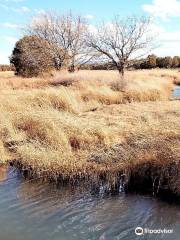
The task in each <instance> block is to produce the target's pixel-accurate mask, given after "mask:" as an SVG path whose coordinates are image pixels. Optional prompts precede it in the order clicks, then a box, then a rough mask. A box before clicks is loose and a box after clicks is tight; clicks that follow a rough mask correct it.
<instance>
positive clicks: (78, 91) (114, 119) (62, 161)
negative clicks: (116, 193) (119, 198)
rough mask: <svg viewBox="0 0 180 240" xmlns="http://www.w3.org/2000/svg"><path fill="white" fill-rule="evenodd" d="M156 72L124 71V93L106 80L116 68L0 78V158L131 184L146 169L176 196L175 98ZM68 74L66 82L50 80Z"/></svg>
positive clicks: (66, 176) (51, 174)
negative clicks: (59, 82)
mask: <svg viewBox="0 0 180 240" xmlns="http://www.w3.org/2000/svg"><path fill="white" fill-rule="evenodd" d="M140 74H141V77H140ZM162 74H165V73H162V72H160V71H137V72H128V73H127V78H128V82H129V84H128V86H127V90H126V91H125V92H121V91H119V90H118V89H114V88H113V87H112V86H114V83H115V82H116V81H117V75H116V73H115V72H111V71H110V72H105V71H102V72H100V71H98V72H96V71H95V72H92V73H91V75H90V72H89V71H82V72H78V73H74V74H72V75H69V74H67V73H64V75H63V76H62V75H61V76H59V75H57V76H55V78H53V79H45V80H43V79H32V80H29V81H28V80H27V85H26V86H25V85H24V84H25V83H24V82H25V81H26V79H24V82H23V84H22V86H20V85H19V82H18V79H19V78H17V77H13V76H11V77H9V76H8V77H7V78H6V77H3V79H1V81H0V89H1V95H0V153H1V161H3V162H4V161H10V162H15V163H16V164H18V166H19V167H20V168H21V169H22V170H23V171H26V172H27V171H28V173H29V175H31V176H33V177H44V178H47V177H48V178H50V179H53V180H54V181H59V180H60V179H61V180H62V179H63V180H68V181H71V182H76V180H77V179H83V180H84V179H85V178H86V179H87V180H91V181H93V182H98V183H99V182H100V181H102V180H103V181H104V180H105V181H107V182H108V183H109V184H110V185H111V186H114V188H118V186H119V184H120V180H121V176H126V178H125V183H126V186H129V184H130V183H131V186H132V185H133V184H132V182H134V183H135V182H137V181H138V180H137V179H138V178H137V176H138V174H140V175H141V179H142V184H140V185H141V186H142V185H143V179H145V178H146V176H149V178H148V180H147V181H148V184H149V182H150V184H149V185H148V187H150V185H151V190H152V189H153V191H154V192H156V193H158V192H159V191H160V190H161V189H165V188H166V189H168V190H169V191H172V192H173V193H176V194H178V195H180V188H179V185H178V181H179V180H178V179H179V170H178V169H179V161H180V152H179V150H180V127H179V119H180V102H179V101H168V96H169V94H170V91H171V89H172V81H173V79H172V77H169V79H167V77H162V76H161V75H162ZM166 74H167V73H166ZM172 74H173V72H172ZM174 74H176V72H175V73H174ZM69 76H71V79H73V80H72V84H70V85H68V86H64V85H58V86H56V87H52V86H50V84H52V82H55V81H56V82H57V81H60V80H61V79H63V81H65V79H68V77H69ZM20 81H23V79H20ZM43 81H44V82H43ZM10 82H11V84H12V85H13V87H12V85H11V84H10ZM39 84H40V85H39ZM43 84H44V85H43ZM40 86H42V87H40ZM157 100H161V101H157ZM142 102H143V103H142ZM137 169H139V170H138V171H137ZM153 169H154V170H153ZM147 171H149V173H148V174H149V175H148V174H147ZM133 176H134V177H133ZM139 179H140V178H139Z"/></svg>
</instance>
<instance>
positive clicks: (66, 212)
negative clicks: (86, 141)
mask: <svg viewBox="0 0 180 240" xmlns="http://www.w3.org/2000/svg"><path fill="white" fill-rule="evenodd" d="M137 226H140V227H147V228H152V229H157V228H162V229H164V228H167V229H173V231H174V233H173V234H166V235H162V234H161V235H152V234H148V235H144V236H136V235H135V233H134V229H135V228H136V227H137ZM71 239H73V240H81V239H82V240H96V239H99V240H111V239H112V240H117V239H125V240H126V239H127V240H130V239H152V240H154V239H168V240H171V239H172V240H179V239H180V206H179V205H177V204H168V203H166V202H162V201H160V200H157V199H153V198H151V197H148V196H142V195H141V196H139V195H125V194H124V193H119V195H117V196H113V197H112V196H106V197H105V196H103V195H99V196H93V195H91V194H90V193H88V192H86V191H85V190H83V189H82V188H80V187H79V188H78V187H77V188H76V189H73V188H71V187H59V188H58V189H57V187H55V186H53V185H49V184H44V183H40V182H31V181H30V182H28V181H25V180H23V179H22V178H21V177H20V175H19V174H18V172H17V171H16V170H15V169H13V168H10V169H8V170H7V171H6V170H5V169H3V168H0V240H71Z"/></svg>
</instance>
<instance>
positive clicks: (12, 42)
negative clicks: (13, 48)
mask: <svg viewBox="0 0 180 240" xmlns="http://www.w3.org/2000/svg"><path fill="white" fill-rule="evenodd" d="M4 39H5V40H6V41H7V42H8V43H10V44H11V45H14V44H15V43H16V42H17V40H18V39H17V38H15V37H10V36H6V37H4Z"/></svg>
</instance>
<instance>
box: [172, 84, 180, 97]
mask: <svg viewBox="0 0 180 240" xmlns="http://www.w3.org/2000/svg"><path fill="white" fill-rule="evenodd" d="M173 97H180V86H176V87H175V89H174V91H173Z"/></svg>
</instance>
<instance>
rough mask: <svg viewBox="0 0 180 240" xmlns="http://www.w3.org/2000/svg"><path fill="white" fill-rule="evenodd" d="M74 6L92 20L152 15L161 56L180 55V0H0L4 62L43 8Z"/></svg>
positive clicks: (0, 58) (1, 59) (0, 41)
mask: <svg viewBox="0 0 180 240" xmlns="http://www.w3.org/2000/svg"><path fill="white" fill-rule="evenodd" d="M47 10H56V11H59V12H60V13H64V12H67V11H69V10H71V11H72V12H75V13H78V14H81V15H83V16H84V17H86V18H87V19H88V20H89V22H90V24H92V25H94V24H95V23H96V22H98V21H100V20H102V19H105V21H107V22H108V21H110V19H111V18H112V17H113V15H114V14H115V15H120V16H122V17H124V16H127V15H132V14H133V15H147V16H152V18H153V25H152V28H153V30H154V31H155V32H156V35H157V38H158V41H159V47H158V48H157V49H156V50H154V53H155V54H157V55H159V56H165V55H169V56H174V55H179V56H180V0H90V1H88V0H65V1H64V0H0V13H1V14H0V63H1V64H2V63H9V60H8V57H9V56H10V55H11V52H12V49H13V47H14V44H15V42H16V41H17V40H18V39H19V38H20V37H21V36H22V30H21V28H22V27H23V26H24V25H25V24H27V23H28V22H30V19H31V18H32V17H33V16H34V15H36V14H38V13H39V12H43V11H47Z"/></svg>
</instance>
